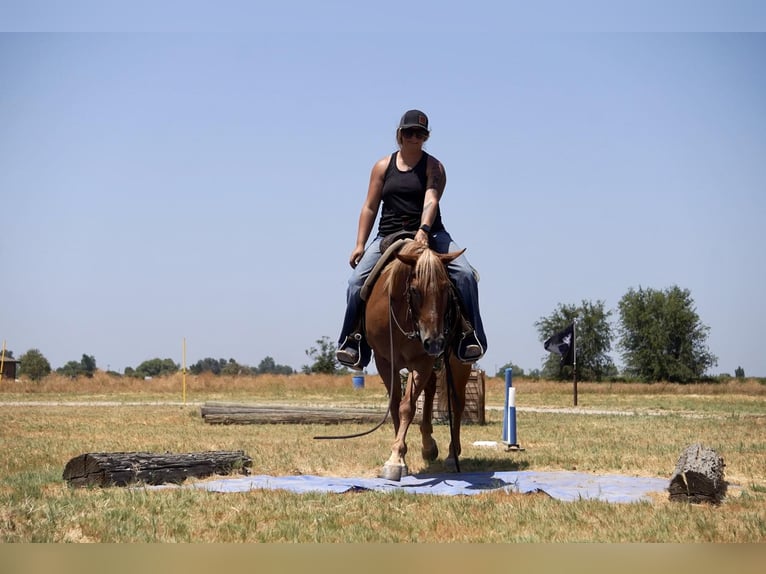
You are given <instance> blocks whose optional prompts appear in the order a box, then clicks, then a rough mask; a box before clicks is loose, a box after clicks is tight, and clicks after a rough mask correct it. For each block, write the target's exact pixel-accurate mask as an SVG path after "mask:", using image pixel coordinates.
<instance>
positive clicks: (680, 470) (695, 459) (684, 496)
mask: <svg viewBox="0 0 766 574" xmlns="http://www.w3.org/2000/svg"><path fill="white" fill-rule="evenodd" d="M725 466H726V465H725V464H724V462H723V458H721V456H719V455H718V453H717V452H716V451H714V450H713V449H711V448H707V447H705V446H702V445H701V444H693V445H690V446H687V447H686V448H685V449H684V451H683V452H682V453H681V456H680V457H679V459H678V462H677V463H676V468H675V471H674V472H673V476H672V477H671V478H670V485H669V486H668V492H669V493H670V495H669V498H670V500H673V501H675V502H694V503H700V502H707V503H711V504H720V503H721V501H722V500H723V499H724V497H725V496H726V489H727V486H728V484H727V482H726V480H725V479H724V470H723V469H724V467H725Z"/></svg>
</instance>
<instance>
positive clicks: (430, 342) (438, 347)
mask: <svg viewBox="0 0 766 574" xmlns="http://www.w3.org/2000/svg"><path fill="white" fill-rule="evenodd" d="M423 348H424V349H425V351H426V353H428V354H429V355H431V356H432V357H435V356H437V355H441V353H442V351H443V350H444V337H435V338H433V339H432V338H430V337H429V338H426V339H423Z"/></svg>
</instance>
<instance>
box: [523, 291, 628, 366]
mask: <svg viewBox="0 0 766 574" xmlns="http://www.w3.org/2000/svg"><path fill="white" fill-rule="evenodd" d="M611 315H612V312H611V311H607V310H605V309H604V302H603V301H597V302H596V303H592V302H590V301H586V300H584V299H583V301H582V302H581V303H580V305H579V306H577V305H564V304H559V306H558V307H557V308H556V310H555V311H553V313H551V314H550V315H549V316H548V317H541V318H540V320H539V321H536V322H535V327H537V332H538V334H539V338H540V342H541V343H543V342H545V340H546V339H547V338H548V337H550V336H551V335H553V334H554V333H558V332H559V331H563V330H564V329H565V328H566V327H567V326H569V325H570V324H571V323H572V322H575V321H576V326H575V348H576V363H577V364H576V368H577V379H578V380H586V381H601V380H603V379H604V378H605V377H607V376H609V375H612V374H614V373H615V372H616V369H615V366H614V362H613V361H612V358H611V357H610V356H609V354H608V353H609V351H610V350H611V349H612V329H611V326H610V325H609V317H610V316H611ZM542 374H543V376H544V377H545V378H548V379H558V380H565V379H571V378H572V366H571V365H564V366H562V365H561V357H560V356H559V355H556V354H554V353H549V355H548V356H547V357H546V358H545V362H544V364H543V371H542Z"/></svg>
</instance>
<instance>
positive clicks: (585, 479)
mask: <svg viewBox="0 0 766 574" xmlns="http://www.w3.org/2000/svg"><path fill="white" fill-rule="evenodd" d="M668 484H669V482H668V480H667V479H664V478H646V477H633V476H620V475H592V474H586V473H582V472H563V471H560V472H537V471H507V472H464V473H460V474H438V475H428V474H420V475H412V476H406V477H403V478H402V480H401V481H400V482H394V481H390V480H385V479H382V478H339V477H328V476H306V475H301V476H267V475H256V476H246V477H241V478H220V479H216V480H208V481H201V482H193V483H189V484H185V485H183V486H182V488H199V489H204V490H209V491H212V492H247V491H250V490H255V489H281V490H289V491H291V492H297V493H305V492H336V493H342V492H349V491H364V490H376V491H383V492H393V491H403V492H410V493H413V494H440V495H457V494H479V493H481V492H487V491H491V490H498V489H502V490H504V491H506V492H518V493H533V492H544V493H546V494H548V495H549V496H551V497H552V498H555V499H558V500H564V501H573V500H580V499H596V500H603V501H606V502H624V503H625V502H641V501H650V500H651V499H650V498H649V496H648V495H649V494H650V493H660V494H661V493H663V492H667V487H668ZM149 488H174V487H172V486H167V485H161V486H156V487H149Z"/></svg>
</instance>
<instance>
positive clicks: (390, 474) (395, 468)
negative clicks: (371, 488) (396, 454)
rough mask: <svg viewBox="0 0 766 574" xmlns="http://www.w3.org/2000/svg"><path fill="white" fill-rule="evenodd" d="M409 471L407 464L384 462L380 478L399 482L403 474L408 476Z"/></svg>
mask: <svg viewBox="0 0 766 574" xmlns="http://www.w3.org/2000/svg"><path fill="white" fill-rule="evenodd" d="M408 472H409V471H408V470H407V465H406V464H384V465H383V472H381V473H380V478H385V479H386V480H393V481H394V482H399V481H400V480H401V479H402V477H403V476H407V474H408Z"/></svg>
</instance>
